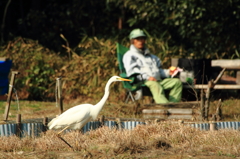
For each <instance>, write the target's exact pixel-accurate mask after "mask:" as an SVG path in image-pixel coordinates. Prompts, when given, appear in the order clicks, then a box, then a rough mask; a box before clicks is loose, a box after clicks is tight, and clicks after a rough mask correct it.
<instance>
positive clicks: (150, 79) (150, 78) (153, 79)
mask: <svg viewBox="0 0 240 159" xmlns="http://www.w3.org/2000/svg"><path fill="white" fill-rule="evenodd" d="M148 81H157V79H156V78H154V77H149V78H148Z"/></svg>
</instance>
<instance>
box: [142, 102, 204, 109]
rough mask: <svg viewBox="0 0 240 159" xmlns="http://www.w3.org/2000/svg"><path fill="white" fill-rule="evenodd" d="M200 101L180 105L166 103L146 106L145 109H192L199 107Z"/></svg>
mask: <svg viewBox="0 0 240 159" xmlns="http://www.w3.org/2000/svg"><path fill="white" fill-rule="evenodd" d="M199 105H200V103H199V101H190V102H178V103H166V104H156V103H153V104H145V105H144V106H145V107H144V108H145V109H156V108H192V107H195V106H199Z"/></svg>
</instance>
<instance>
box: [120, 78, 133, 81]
mask: <svg viewBox="0 0 240 159" xmlns="http://www.w3.org/2000/svg"><path fill="white" fill-rule="evenodd" d="M118 79H119V80H121V81H132V80H130V79H126V78H118Z"/></svg>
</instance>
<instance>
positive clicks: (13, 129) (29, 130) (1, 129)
mask: <svg viewBox="0 0 240 159" xmlns="http://www.w3.org/2000/svg"><path fill="white" fill-rule="evenodd" d="M145 124H146V123H145V122H141V121H121V122H116V121H104V123H101V122H100V121H91V122H88V123H87V124H86V125H85V126H84V127H83V128H82V132H83V133H86V132H88V131H90V130H96V129H97V128H99V127H101V126H102V125H104V126H107V127H109V128H117V129H128V130H132V129H134V128H135V127H136V126H137V125H145ZM188 125H189V126H191V127H193V128H197V129H199V130H210V123H194V124H188ZM215 126H216V129H217V130H219V129H233V130H240V122H216V123H215ZM20 130H21V131H20V135H19V136H20V137H25V136H32V137H35V136H39V135H40V134H41V133H42V132H44V131H46V130H47V129H46V127H45V126H44V125H43V123H22V124H21V126H20ZM69 131H71V130H66V132H69ZM11 135H17V124H13V123H11V124H3V125H0V136H1V137H2V136H11Z"/></svg>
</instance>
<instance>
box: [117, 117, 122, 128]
mask: <svg viewBox="0 0 240 159" xmlns="http://www.w3.org/2000/svg"><path fill="white" fill-rule="evenodd" d="M116 122H117V126H118V130H122V124H121V119H120V118H116Z"/></svg>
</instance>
